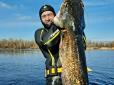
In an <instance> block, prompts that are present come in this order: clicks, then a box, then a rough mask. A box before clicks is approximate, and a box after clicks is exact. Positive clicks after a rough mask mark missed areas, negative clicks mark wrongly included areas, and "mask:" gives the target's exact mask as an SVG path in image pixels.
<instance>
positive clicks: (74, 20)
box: [54, 0, 88, 85]
mask: <svg viewBox="0 0 114 85" xmlns="http://www.w3.org/2000/svg"><path fill="white" fill-rule="evenodd" d="M81 6H82V1H81V0H64V1H63V3H62V5H61V8H60V11H59V13H58V14H57V16H56V17H55V18H54V23H55V24H56V25H58V26H60V27H61V28H64V30H61V42H60V50H59V51H60V52H59V54H60V60H61V63H62V82H63V85H88V76H87V69H86V68H87V67H86V59H85V52H84V49H83V46H80V47H79V46H78V44H77V43H78V41H79V42H80V44H81V42H82V39H81V37H79V38H80V39H78V38H77V37H76V34H75V33H74V30H77V27H78V22H79V16H80V9H81V8H82V7H81ZM77 32H78V30H77ZM77 35H78V33H77ZM80 50H81V53H80Z"/></svg>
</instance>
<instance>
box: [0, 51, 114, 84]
mask: <svg viewBox="0 0 114 85" xmlns="http://www.w3.org/2000/svg"><path fill="white" fill-rule="evenodd" d="M86 58H87V65H88V67H90V68H91V69H92V70H93V71H92V72H89V81H90V85H114V50H91V51H86ZM44 62H45V58H44V57H43V55H42V54H41V52H39V51H38V50H36V51H16V52H0V85H45V78H44V70H43V69H44V66H45V65H44Z"/></svg>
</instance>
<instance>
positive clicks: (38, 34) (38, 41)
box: [34, 29, 46, 58]
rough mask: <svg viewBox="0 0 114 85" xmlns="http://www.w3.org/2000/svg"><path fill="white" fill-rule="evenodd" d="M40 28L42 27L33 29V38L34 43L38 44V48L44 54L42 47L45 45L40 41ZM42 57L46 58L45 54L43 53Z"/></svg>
mask: <svg viewBox="0 0 114 85" xmlns="http://www.w3.org/2000/svg"><path fill="white" fill-rule="evenodd" d="M41 30H42V29H38V30H36V31H35V35H34V38H35V42H36V44H37V45H38V47H39V49H40V50H41V52H42V53H43V54H44V50H43V48H45V47H44V45H43V44H42V42H41V40H40V34H41ZM44 57H45V58H46V56H45V55H44Z"/></svg>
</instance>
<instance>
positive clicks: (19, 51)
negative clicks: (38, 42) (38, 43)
mask: <svg viewBox="0 0 114 85" xmlns="http://www.w3.org/2000/svg"><path fill="white" fill-rule="evenodd" d="M38 52H40V50H39V49H0V54H9V55H24V54H34V53H38Z"/></svg>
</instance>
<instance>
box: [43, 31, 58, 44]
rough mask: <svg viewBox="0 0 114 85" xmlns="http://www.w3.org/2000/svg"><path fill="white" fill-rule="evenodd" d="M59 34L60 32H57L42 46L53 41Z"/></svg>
mask: <svg viewBox="0 0 114 85" xmlns="http://www.w3.org/2000/svg"><path fill="white" fill-rule="evenodd" d="M59 34H60V31H58V32H57V33H56V34H55V35H54V36H53V37H52V38H51V39H50V40H48V41H47V42H45V43H44V45H46V44H48V43H49V42H51V41H52V40H53V39H55V38H56V37H57V36H58V35H59Z"/></svg>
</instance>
